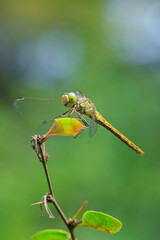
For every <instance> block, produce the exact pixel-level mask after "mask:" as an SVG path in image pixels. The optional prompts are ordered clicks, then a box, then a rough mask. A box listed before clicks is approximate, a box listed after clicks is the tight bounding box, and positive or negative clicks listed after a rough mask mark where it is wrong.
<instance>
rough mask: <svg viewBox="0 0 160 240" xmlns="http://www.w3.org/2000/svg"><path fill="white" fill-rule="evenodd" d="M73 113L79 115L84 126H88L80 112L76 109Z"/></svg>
mask: <svg viewBox="0 0 160 240" xmlns="http://www.w3.org/2000/svg"><path fill="white" fill-rule="evenodd" d="M75 113H76V114H77V116H78V117H79V119H80V120H81V121H82V122H83V123H84V125H85V126H86V127H89V124H88V122H87V121H86V120H85V119H84V118H83V117H82V115H81V114H80V113H78V112H77V111H75Z"/></svg>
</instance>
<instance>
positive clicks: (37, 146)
mask: <svg viewBox="0 0 160 240" xmlns="http://www.w3.org/2000/svg"><path fill="white" fill-rule="evenodd" d="M41 144H42V141H41V138H40V136H37V135H35V136H34V137H32V139H31V146H32V148H33V150H34V151H35V152H36V154H37V157H38V158H39V160H40V162H41V163H42V165H43V168H44V171H45V175H46V178H47V183H48V187H49V191H50V193H49V194H47V195H45V199H44V201H41V202H39V203H37V204H42V203H45V207H47V209H46V210H47V212H49V214H50V210H48V209H49V208H48V206H46V205H47V204H46V202H47V201H48V202H52V203H53V205H54V206H55V208H56V210H57V211H58V213H59V215H60V216H61V218H62V220H63V221H64V223H65V225H66V226H67V228H68V229H69V231H70V234H71V238H72V240H75V235H74V228H75V227H76V226H77V221H76V219H75V220H73V219H69V220H68V219H67V218H66V216H65V214H64V213H63V211H62V209H61V208H60V206H59V204H58V203H57V201H56V199H55V196H54V193H53V188H52V184H51V180H50V176H49V172H48V168H47V160H46V158H45V153H44V152H43V151H42V148H41ZM34 205H36V204H34Z"/></svg>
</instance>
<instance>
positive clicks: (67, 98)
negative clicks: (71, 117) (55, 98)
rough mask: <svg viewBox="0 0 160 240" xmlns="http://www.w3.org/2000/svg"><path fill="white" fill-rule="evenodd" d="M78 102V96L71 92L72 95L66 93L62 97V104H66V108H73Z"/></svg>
mask: <svg viewBox="0 0 160 240" xmlns="http://www.w3.org/2000/svg"><path fill="white" fill-rule="evenodd" d="M76 101H77V96H76V94H75V93H73V92H70V93H65V94H64V95H63V96H62V103H63V104H64V106H65V107H72V106H73V105H74V104H75V103H76Z"/></svg>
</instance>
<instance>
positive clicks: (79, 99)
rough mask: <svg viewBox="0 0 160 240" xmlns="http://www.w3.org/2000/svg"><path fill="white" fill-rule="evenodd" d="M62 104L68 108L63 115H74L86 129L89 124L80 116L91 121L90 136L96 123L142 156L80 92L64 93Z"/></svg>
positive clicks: (139, 150) (140, 151) (138, 149)
mask: <svg viewBox="0 0 160 240" xmlns="http://www.w3.org/2000/svg"><path fill="white" fill-rule="evenodd" d="M62 103H63V105H64V106H65V107H69V108H70V109H69V110H68V111H67V112H65V113H64V114H63V115H66V114H67V115H68V117H71V116H72V114H73V113H76V114H77V116H78V118H79V119H80V120H82V121H83V123H84V124H85V125H86V127H88V126H89V124H88V123H87V121H86V120H85V119H84V118H83V116H82V115H84V116H87V117H89V118H90V119H91V124H90V130H89V133H90V135H92V129H93V125H94V123H95V122H96V123H98V124H99V125H101V126H102V127H104V128H106V129H107V130H109V131H110V132H111V133H113V134H114V135H115V136H116V137H118V138H119V139H120V140H121V141H122V142H124V143H125V144H126V145H127V146H128V147H130V148H131V149H133V150H134V151H135V152H136V153H138V154H140V155H143V154H144V152H143V151H142V150H141V149H140V148H139V147H138V146H136V145H135V144H134V143H133V142H131V141H130V140H129V139H128V138H127V137H125V136H124V135H123V134H122V133H120V132H119V131H118V130H117V129H116V128H115V127H113V126H112V125H111V124H110V123H109V122H108V121H107V120H106V119H105V118H103V117H102V115H101V114H100V113H99V112H98V111H97V110H96V108H95V106H94V104H93V103H92V102H91V100H90V99H89V98H87V97H86V96H85V95H84V94H83V93H81V92H80V91H77V92H76V94H75V93H74V92H70V93H65V94H64V95H62Z"/></svg>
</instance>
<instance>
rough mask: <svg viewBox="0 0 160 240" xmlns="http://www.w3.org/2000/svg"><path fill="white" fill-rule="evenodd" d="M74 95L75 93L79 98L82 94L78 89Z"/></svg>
mask: <svg viewBox="0 0 160 240" xmlns="http://www.w3.org/2000/svg"><path fill="white" fill-rule="evenodd" d="M76 95H77V97H78V98H81V97H83V96H84V94H83V93H81V92H80V91H79V90H77V91H76Z"/></svg>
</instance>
